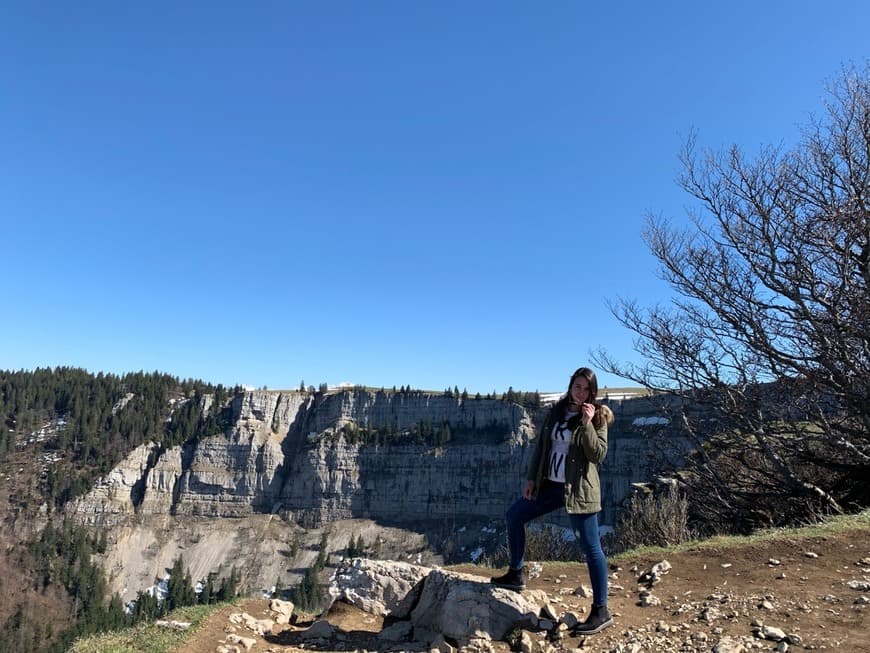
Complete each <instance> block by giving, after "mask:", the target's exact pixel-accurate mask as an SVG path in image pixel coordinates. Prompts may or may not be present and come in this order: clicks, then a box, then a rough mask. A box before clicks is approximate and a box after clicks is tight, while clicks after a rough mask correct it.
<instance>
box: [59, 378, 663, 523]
mask: <svg viewBox="0 0 870 653" xmlns="http://www.w3.org/2000/svg"><path fill="white" fill-rule="evenodd" d="M610 405H611V407H612V408H613V411H614V413H615V415H616V418H617V421H616V423H615V424H614V426H613V427H612V428H611V432H610V438H609V440H610V445H609V452H608V456H607V459H606V461H605V463H604V466H603V469H602V478H603V482H604V488H603V490H604V492H603V494H604V496H605V498H606V501H607V503H606V505H605V508H604V522H605V523H612V519H613V517H614V514H615V509H616V508H617V506H618V505H619V503H620V502H621V501H622V499H623V498H624V497H625V496H626V495H627V493H628V491H629V488H630V484H631V483H632V482H634V481H639V480H646V479H647V477H648V473H649V469H648V462H649V460H650V455H649V450H648V443H647V440H646V439H645V438H644V437H643V434H642V429H639V428H637V427H635V426H634V424H636V423H637V422H638V420H637V418H638V417H644V416H647V415H650V414H651V411H652V406H651V404H650V402H649V400H647V399H644V398H635V399H624V400H620V401H611V402H610ZM231 409H232V420H231V426H230V427H229V428H228V429H227V430H226V432H225V433H223V434H221V435H218V436H213V437H208V438H203V439H201V440H198V441H195V442H189V443H187V444H186V445H184V446H179V447H174V448H171V449H168V450H165V451H164V450H161V449H160V448H159V447H157V446H156V445H143V446H142V447H139V448H137V449H136V450H135V451H133V452H132V453H131V454H130V455H129V456H128V458H127V459H126V460H125V461H124V462H123V463H122V464H121V465H119V466H118V467H117V468H116V469H115V470H113V471H112V473H111V474H109V475H108V476H107V477H106V478H105V479H102V480H101V481H100V483H98V484H97V486H96V487H95V488H94V489H93V491H92V492H91V493H89V494H88V495H87V496H85V497H84V498H83V499H81V500H79V501H77V502H75V503H74V504H72V505H71V506H70V510H71V511H72V512H74V513H76V514H78V515H79V518H80V519H82V520H84V521H87V522H92V523H93V522H97V523H104V524H111V523H117V521H118V520H119V519H123V518H124V517H125V516H129V515H131V514H133V513H136V514H139V515H202V516H214V517H241V516H245V515H250V514H253V513H274V512H281V513H282V514H283V515H285V516H288V517H290V518H291V519H292V520H294V521H297V522H299V523H304V524H308V525H318V524H321V523H323V522H330V521H335V520H338V519H352V518H368V519H374V520H384V521H388V522H392V523H403V522H418V521H420V520H427V519H444V518H459V519H461V518H464V517H476V518H489V519H501V517H502V515H503V514H504V510H505V507H506V506H507V505H508V504H509V502H510V501H511V500H512V499H513V498H514V497H516V496H517V494H518V492H519V489H520V487H521V484H522V480H523V479H524V477H525V476H524V475H525V469H526V466H527V464H528V460H529V457H530V455H531V450H532V447H531V444H532V443H533V440H534V438H535V437H536V430H537V429H538V428H539V426H540V422H541V421H542V419H543V416H544V414H545V410H543V409H541V410H538V411H535V412H529V411H527V410H525V409H524V408H523V407H522V406H519V405H518V404H514V403H508V402H504V401H498V400H488V399H473V398H469V399H462V398H459V397H448V396H445V395H441V394H432V393H424V392H389V391H383V390H382V391H366V390H343V391H338V392H331V393H319V394H316V395H315V394H309V393H300V392H275V391H252V392H246V393H243V394H240V395H238V396H236V397H235V398H234V399H233V400H232V404H231ZM421 424H429V425H434V427H435V428H442V427H444V426H446V427H447V428H449V431H450V433H451V434H452V437H451V438H450V440H449V441H448V442H446V443H444V444H442V446H439V447H434V446H424V445H421V444H407V443H406V444H375V443H372V442H369V443H366V444H362V443H360V442H353V441H351V440H352V439H351V438H345V437H344V430H345V429H343V427H346V426H348V425H354V426H356V427H359V428H360V429H369V430H372V429H380V430H382V431H383V430H384V429H385V428H387V427H389V429H390V430H391V432H394V433H402V432H405V431H406V430H408V429H411V428H412V427H416V426H418V425H421Z"/></svg>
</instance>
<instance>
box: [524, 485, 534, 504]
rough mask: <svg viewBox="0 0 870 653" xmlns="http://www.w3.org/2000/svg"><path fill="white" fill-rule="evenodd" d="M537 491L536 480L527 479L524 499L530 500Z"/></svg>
mask: <svg viewBox="0 0 870 653" xmlns="http://www.w3.org/2000/svg"><path fill="white" fill-rule="evenodd" d="M534 493H535V482H534V481H526V487H524V488H523V499H526V500H528V501H531V500H532V497H533V496H534Z"/></svg>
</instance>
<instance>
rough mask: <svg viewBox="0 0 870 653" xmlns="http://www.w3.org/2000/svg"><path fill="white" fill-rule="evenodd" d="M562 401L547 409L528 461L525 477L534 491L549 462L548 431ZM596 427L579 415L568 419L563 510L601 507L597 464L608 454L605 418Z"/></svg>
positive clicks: (587, 510)
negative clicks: (569, 431) (569, 440)
mask: <svg viewBox="0 0 870 653" xmlns="http://www.w3.org/2000/svg"><path fill="white" fill-rule="evenodd" d="M561 411H562V402H559V403H557V404H556V405H555V406H553V408H552V409H551V410H550V412H549V414H548V415H547V418H546V419H545V420H544V425H543V426H542V427H541V432H540V433H539V434H538V438H537V442H536V443H535V452H534V454H533V455H532V460H531V462H530V463H529V471H528V474H527V476H526V478H527V479H528V480H529V481H533V482H534V484H535V488H534V492H535V494H537V492H538V490H539V489H540V487H541V483H542V482H543V481H544V480H545V479H546V478H547V470H548V469H549V465H550V446H551V443H552V436H551V433H552V432H553V426H554V425H555V424H556V422H557V421H558V420H559V416H560V413H561ZM601 422H602V424H601V426H600V427H598V428H597V429H596V428H595V427H594V426H593V425H592V421H590V422H589V424H587V425H585V426H584V425H583V421H582V419H581V417H580V415H577V416H575V417H573V418H571V420H569V422H568V426H569V427H570V428H571V443H570V444H569V446H568V457H567V460H566V461H565V510H566V511H567V512H569V513H572V514H578V515H583V514H588V513H593V512H599V511H600V510H601V481H600V480H599V478H598V465H600V464H601V462H602V461H603V460H604V456H605V455H606V454H607V420H606V419H602V420H601Z"/></svg>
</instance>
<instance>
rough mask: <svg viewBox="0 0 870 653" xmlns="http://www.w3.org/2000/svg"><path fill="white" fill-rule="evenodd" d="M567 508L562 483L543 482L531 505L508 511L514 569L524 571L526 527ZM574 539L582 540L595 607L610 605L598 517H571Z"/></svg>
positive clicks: (515, 506)
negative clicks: (536, 520)
mask: <svg viewBox="0 0 870 653" xmlns="http://www.w3.org/2000/svg"><path fill="white" fill-rule="evenodd" d="M564 507H565V486H564V484H563V483H553V482H551V481H544V482H543V483H542V485H541V488H540V489H539V491H538V496H537V497H535V498H534V499H532V500H531V501H529V500H528V499H524V498H522V497H520V498H519V499H517V500H516V501H515V502H514V504H513V505H512V506H511V507H510V508H508V511H507V514H506V515H505V517H506V518H507V535H508V551H509V552H510V566H511V569H522V568H523V565H524V564H525V560H524V558H525V554H526V524H527V523H528V522H530V521H532V520H533V519H535V518H536V517H540V516H541V515H546V514H547V513H549V512H553V511H554V510H558V509H559V508H564ZM568 519H570V520H571V528H572V530H573V531H574V535H575V536H576V537H578V538H579V539H580V544H581V546H582V547H583V554H584V555H585V556H586V566H587V567H589V580H590V581H591V582H592V605H607V558H606V557H605V556H604V550H603V549H602V548H601V536H600V535H599V533H598V513H597V512H592V513H589V514H585V515H572V514H570V513H569V514H568Z"/></svg>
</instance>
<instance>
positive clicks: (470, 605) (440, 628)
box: [330, 559, 541, 641]
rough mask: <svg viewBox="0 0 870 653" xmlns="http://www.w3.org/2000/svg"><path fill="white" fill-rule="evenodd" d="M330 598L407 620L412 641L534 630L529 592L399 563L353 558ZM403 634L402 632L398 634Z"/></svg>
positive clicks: (338, 574) (535, 620)
mask: <svg viewBox="0 0 870 653" xmlns="http://www.w3.org/2000/svg"><path fill="white" fill-rule="evenodd" d="M330 594H331V595H332V596H333V597H337V598H341V599H343V600H346V601H348V602H351V603H353V604H354V605H356V606H357V607H360V608H362V609H363V610H366V611H368V612H373V613H374V614H379V615H389V616H391V617H395V618H399V619H407V620H408V621H409V622H410V628H409V629H407V630H408V631H409V632H413V636H414V637H415V638H416V639H420V640H423V641H429V640H432V639H434V637H435V636H436V634H437V635H441V636H444V637H449V638H452V639H455V640H458V641H467V640H470V639H475V638H484V639H502V638H504V636H505V635H506V634H507V633H508V631H510V630H511V629H512V628H515V627H524V628H538V625H539V619H538V614H539V613H540V611H541V607H540V605H539V604H538V602H536V601H534V600H533V598H534V596H533V593H525V594H520V593H519V592H512V591H510V590H506V589H502V588H499V587H494V586H493V585H491V584H490V583H489V581H488V579H486V578H481V577H480V576H471V575H469V574H460V573H457V572H452V571H446V570H443V569H431V568H427V567H420V566H417V565H407V564H404V563H396V562H385V561H371V560H362V559H358V560H352V561H349V562H348V563H347V564H346V565H345V566H344V567H343V568H340V569H339V570H338V571H337V572H336V573H335V574H334V575H333V578H332V582H331V584H330ZM403 632H404V630H403Z"/></svg>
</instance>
